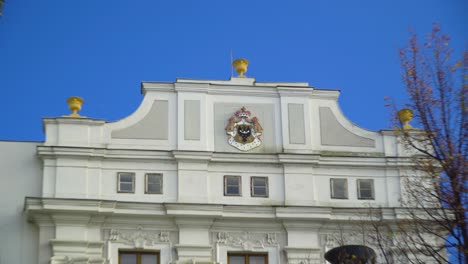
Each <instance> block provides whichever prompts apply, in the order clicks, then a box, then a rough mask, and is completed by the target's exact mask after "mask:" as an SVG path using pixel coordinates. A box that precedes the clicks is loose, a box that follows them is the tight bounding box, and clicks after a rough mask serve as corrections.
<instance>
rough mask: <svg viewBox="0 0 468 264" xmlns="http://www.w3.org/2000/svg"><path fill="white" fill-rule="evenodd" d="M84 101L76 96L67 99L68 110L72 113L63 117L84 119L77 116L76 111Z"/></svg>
mask: <svg viewBox="0 0 468 264" xmlns="http://www.w3.org/2000/svg"><path fill="white" fill-rule="evenodd" d="M83 102H84V100H83V98H81V97H78V96H72V97H69V98H68V99H67V104H68V108H69V109H70V111H72V113H71V114H70V115H67V116H65V117H84V116H81V115H79V114H78V111H80V110H81V105H82V104H83Z"/></svg>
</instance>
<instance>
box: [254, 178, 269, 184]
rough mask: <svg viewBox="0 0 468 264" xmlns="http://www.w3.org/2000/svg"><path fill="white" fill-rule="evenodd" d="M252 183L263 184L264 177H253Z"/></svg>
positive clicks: (264, 181) (264, 182)
mask: <svg viewBox="0 0 468 264" xmlns="http://www.w3.org/2000/svg"><path fill="white" fill-rule="evenodd" d="M253 185H254V186H265V185H266V179H265V178H253Z"/></svg>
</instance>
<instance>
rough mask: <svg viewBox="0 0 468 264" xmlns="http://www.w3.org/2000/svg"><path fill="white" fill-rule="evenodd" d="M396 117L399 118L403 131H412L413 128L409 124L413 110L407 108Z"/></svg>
mask: <svg viewBox="0 0 468 264" xmlns="http://www.w3.org/2000/svg"><path fill="white" fill-rule="evenodd" d="M398 117H399V118H400V122H401V123H403V127H402V128H403V130H405V129H413V127H412V126H411V125H410V124H409V122H410V121H411V119H413V110H411V109H407V108H405V109H401V110H400V111H398Z"/></svg>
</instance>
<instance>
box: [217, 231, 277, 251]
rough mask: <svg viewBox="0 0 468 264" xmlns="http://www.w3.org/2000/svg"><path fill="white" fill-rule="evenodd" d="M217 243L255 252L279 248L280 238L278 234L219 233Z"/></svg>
mask: <svg viewBox="0 0 468 264" xmlns="http://www.w3.org/2000/svg"><path fill="white" fill-rule="evenodd" d="M216 242H217V243H219V244H222V245H227V246H230V247H234V248H240V249H242V250H246V251H255V250H263V249H265V247H270V246H277V245H278V238H277V234H276V233H251V232H238V233H236V232H219V233H217V235H216Z"/></svg>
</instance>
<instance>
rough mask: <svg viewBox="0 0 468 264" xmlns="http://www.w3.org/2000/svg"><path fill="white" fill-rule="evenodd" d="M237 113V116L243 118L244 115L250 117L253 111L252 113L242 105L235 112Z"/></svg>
mask: <svg viewBox="0 0 468 264" xmlns="http://www.w3.org/2000/svg"><path fill="white" fill-rule="evenodd" d="M235 115H236V116H237V117H240V118H242V117H250V115H251V113H250V111H247V109H245V107H242V108H241V109H240V110H239V111H237V112H236V113H235Z"/></svg>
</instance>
